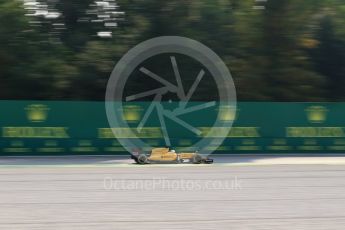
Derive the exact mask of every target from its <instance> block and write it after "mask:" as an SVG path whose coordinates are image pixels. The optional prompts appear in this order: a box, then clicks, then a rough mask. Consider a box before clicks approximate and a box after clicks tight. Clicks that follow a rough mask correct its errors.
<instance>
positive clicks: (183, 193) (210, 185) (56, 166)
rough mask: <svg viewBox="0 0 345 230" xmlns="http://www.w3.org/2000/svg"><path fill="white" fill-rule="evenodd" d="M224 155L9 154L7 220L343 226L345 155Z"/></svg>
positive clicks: (65, 225) (0, 208)
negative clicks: (148, 159)
mask: <svg viewBox="0 0 345 230" xmlns="http://www.w3.org/2000/svg"><path fill="white" fill-rule="evenodd" d="M216 162H218V163H215V164H214V165H145V166H139V165H134V164H132V163H131V161H129V160H127V159H126V158H114V157H61V158H53V157H51V158H49V157H46V158H0V229H4V230H5V229H6V230H8V229H15V230H22V229H23V230H24V229H25V230H28V229H29V230H31V229H42V230H47V229H66V230H67V229H68V230H74V229H78V230H79V229H80V230H81V229H83V230H84V229H92V230H98V229H101V230H105V229H107V230H108V229H109V230H110V229H111V230H114V229H119V230H122V229H124V230H125V229H150V230H151V229H157V230H158V229H159V230H161V229H169V230H172V229H226V230H228V229H241V230H242V229H243V230H244V229H255V230H257V229H274V230H280V229H286V230H291V229H294V230H298V229H303V230H304V229H313V230H318V229H327V230H332V229H339V230H340V229H344V226H345V163H344V162H345V158H344V157H339V156H338V157H337V156H334V157H327V158H326V157H304V158H301V157H229V158H225V157H218V158H216ZM310 162H311V163H310Z"/></svg>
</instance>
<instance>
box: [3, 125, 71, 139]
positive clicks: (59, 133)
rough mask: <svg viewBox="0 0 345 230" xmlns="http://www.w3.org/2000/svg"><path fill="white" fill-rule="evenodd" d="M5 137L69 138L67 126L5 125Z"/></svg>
mask: <svg viewBox="0 0 345 230" xmlns="http://www.w3.org/2000/svg"><path fill="white" fill-rule="evenodd" d="M2 137H4V138H69V137H70V135H69V134H68V128H67V127H3V128H2Z"/></svg>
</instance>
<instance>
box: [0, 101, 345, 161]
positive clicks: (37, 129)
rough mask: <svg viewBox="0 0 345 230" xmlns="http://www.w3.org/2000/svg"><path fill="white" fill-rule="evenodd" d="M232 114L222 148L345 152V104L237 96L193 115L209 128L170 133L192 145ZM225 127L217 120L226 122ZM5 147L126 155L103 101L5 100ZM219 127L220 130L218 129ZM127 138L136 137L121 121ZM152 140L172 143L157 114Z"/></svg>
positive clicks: (126, 111)
mask: <svg viewBox="0 0 345 230" xmlns="http://www.w3.org/2000/svg"><path fill="white" fill-rule="evenodd" d="M147 108H148V103H135V104H133V103H132V104H126V105H125V106H124V107H123V109H121V110H120V109H119V111H118V113H121V116H122V117H123V120H124V121H126V122H127V123H128V124H129V125H130V127H136V126H137V125H138V124H139V122H140V120H141V119H142V117H143V116H144V113H145V111H146V109H147ZM217 114H219V119H221V120H223V121H225V122H229V124H230V123H231V122H232V121H233V122H234V124H233V128H232V130H231V132H230V133H229V135H228V136H227V138H226V139H225V141H224V142H223V143H222V145H221V146H220V147H218V148H215V147H213V146H209V148H211V149H212V148H214V150H215V152H216V153H221V154H235V153H236V154H238V153H324V154H328V153H345V103H269V102H267V103H266V102H263V103H262V102H258V103H250V102H248V103H247V102H245V103H238V105H237V110H236V111H235V110H234V109H231V108H217V109H214V108H211V109H208V110H206V111H204V113H203V114H198V115H195V114H194V115H189V116H188V115H187V116H186V117H184V119H185V120H186V121H190V122H191V123H192V124H193V126H195V127H198V128H199V129H200V130H201V131H202V134H201V135H199V136H196V135H195V136H193V135H191V134H190V133H188V132H182V131H181V129H179V128H178V125H171V124H170V125H169V124H168V127H173V128H171V130H169V132H170V134H169V135H170V138H171V141H172V146H174V147H175V148H177V149H178V148H179V147H184V146H190V145H192V144H193V143H194V142H195V141H196V140H198V139H200V138H203V136H204V135H206V134H207V133H208V134H209V136H211V137H212V138H217V135H218V133H217V132H214V133H211V134H210V133H209V130H210V127H211V126H212V125H213V120H214V118H216V117H217ZM222 128H224V127H217V129H222ZM0 129H1V139H0V154H1V155H6V156H11V155H81V154H88V155H100V154H102V155H103V154H109V155H113V154H126V151H125V150H124V148H123V147H122V146H121V144H120V143H119V141H118V139H116V138H114V135H113V133H112V131H111V129H110V128H109V124H108V121H107V117H106V113H105V105H104V103H102V102H58V101H56V102H55V101H54V102H50V101H0ZM217 129H216V130H217ZM114 130H115V131H116V132H117V133H118V136H119V137H120V138H134V137H133V136H131V135H130V133H128V130H126V128H124V127H115V128H114ZM139 136H140V138H142V139H143V140H145V141H146V142H147V143H149V144H150V145H152V146H165V142H164V138H163V135H162V130H161V128H160V124H159V122H158V118H157V117H155V116H154V115H152V116H151V117H150V119H149V121H148V123H147V125H146V126H145V127H144V129H143V130H142V132H141V133H140V135H139Z"/></svg>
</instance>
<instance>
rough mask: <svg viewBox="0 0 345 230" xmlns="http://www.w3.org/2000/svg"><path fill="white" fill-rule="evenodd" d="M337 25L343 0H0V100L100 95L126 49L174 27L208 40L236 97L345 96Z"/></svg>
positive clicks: (344, 58)
mask: <svg viewBox="0 0 345 230" xmlns="http://www.w3.org/2000/svg"><path fill="white" fill-rule="evenodd" d="M344 25H345V2H344V1H343V0H303V1H301V0H267V1H264V0H261V1H258V0H170V1H162V0H96V1H94V0H0V99H3V100H7V99H28V100H29V99H30V100H31V99H38V100H92V101H101V100H104V95H105V88H106V84H107V81H108V78H109V76H110V73H111V71H112V69H113V68H114V66H115V64H116V63H117V61H118V60H119V59H120V58H121V57H122V56H123V55H124V54H125V53H126V52H127V51H128V50H129V49H131V48H132V47H133V46H135V45H136V44H138V43H140V42H142V41H145V40H147V39H150V38H153V37H157V36H163V35H174V36H185V37H189V38H192V39H195V40H198V41H200V42H202V43H204V44H205V45H207V46H209V47H210V48H211V49H213V50H214V51H215V52H216V53H217V54H218V55H219V56H220V57H221V58H222V59H223V60H224V62H225V63H226V64H227V66H228V67H229V69H230V70H231V73H232V75H233V78H234V81H235V84H236V87H237V94H238V98H239V100H240V101H282V102H284V101H306V102H314V101H320V102H323V101H329V102H332V101H345V84H344V83H345V26H344ZM181 64H183V63H181ZM184 77H185V78H188V77H191V78H193V79H194V78H195V76H189V75H187V76H184ZM143 84H145V82H144V83H143ZM204 87H205V89H203V92H204V93H205V94H212V93H213V89H212V88H207V84H205V86H204Z"/></svg>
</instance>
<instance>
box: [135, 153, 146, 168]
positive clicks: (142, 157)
mask: <svg viewBox="0 0 345 230" xmlns="http://www.w3.org/2000/svg"><path fill="white" fill-rule="evenodd" d="M137 162H138V164H141V165H144V164H146V163H147V156H146V155H145V154H140V155H139V156H138V160H137Z"/></svg>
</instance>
